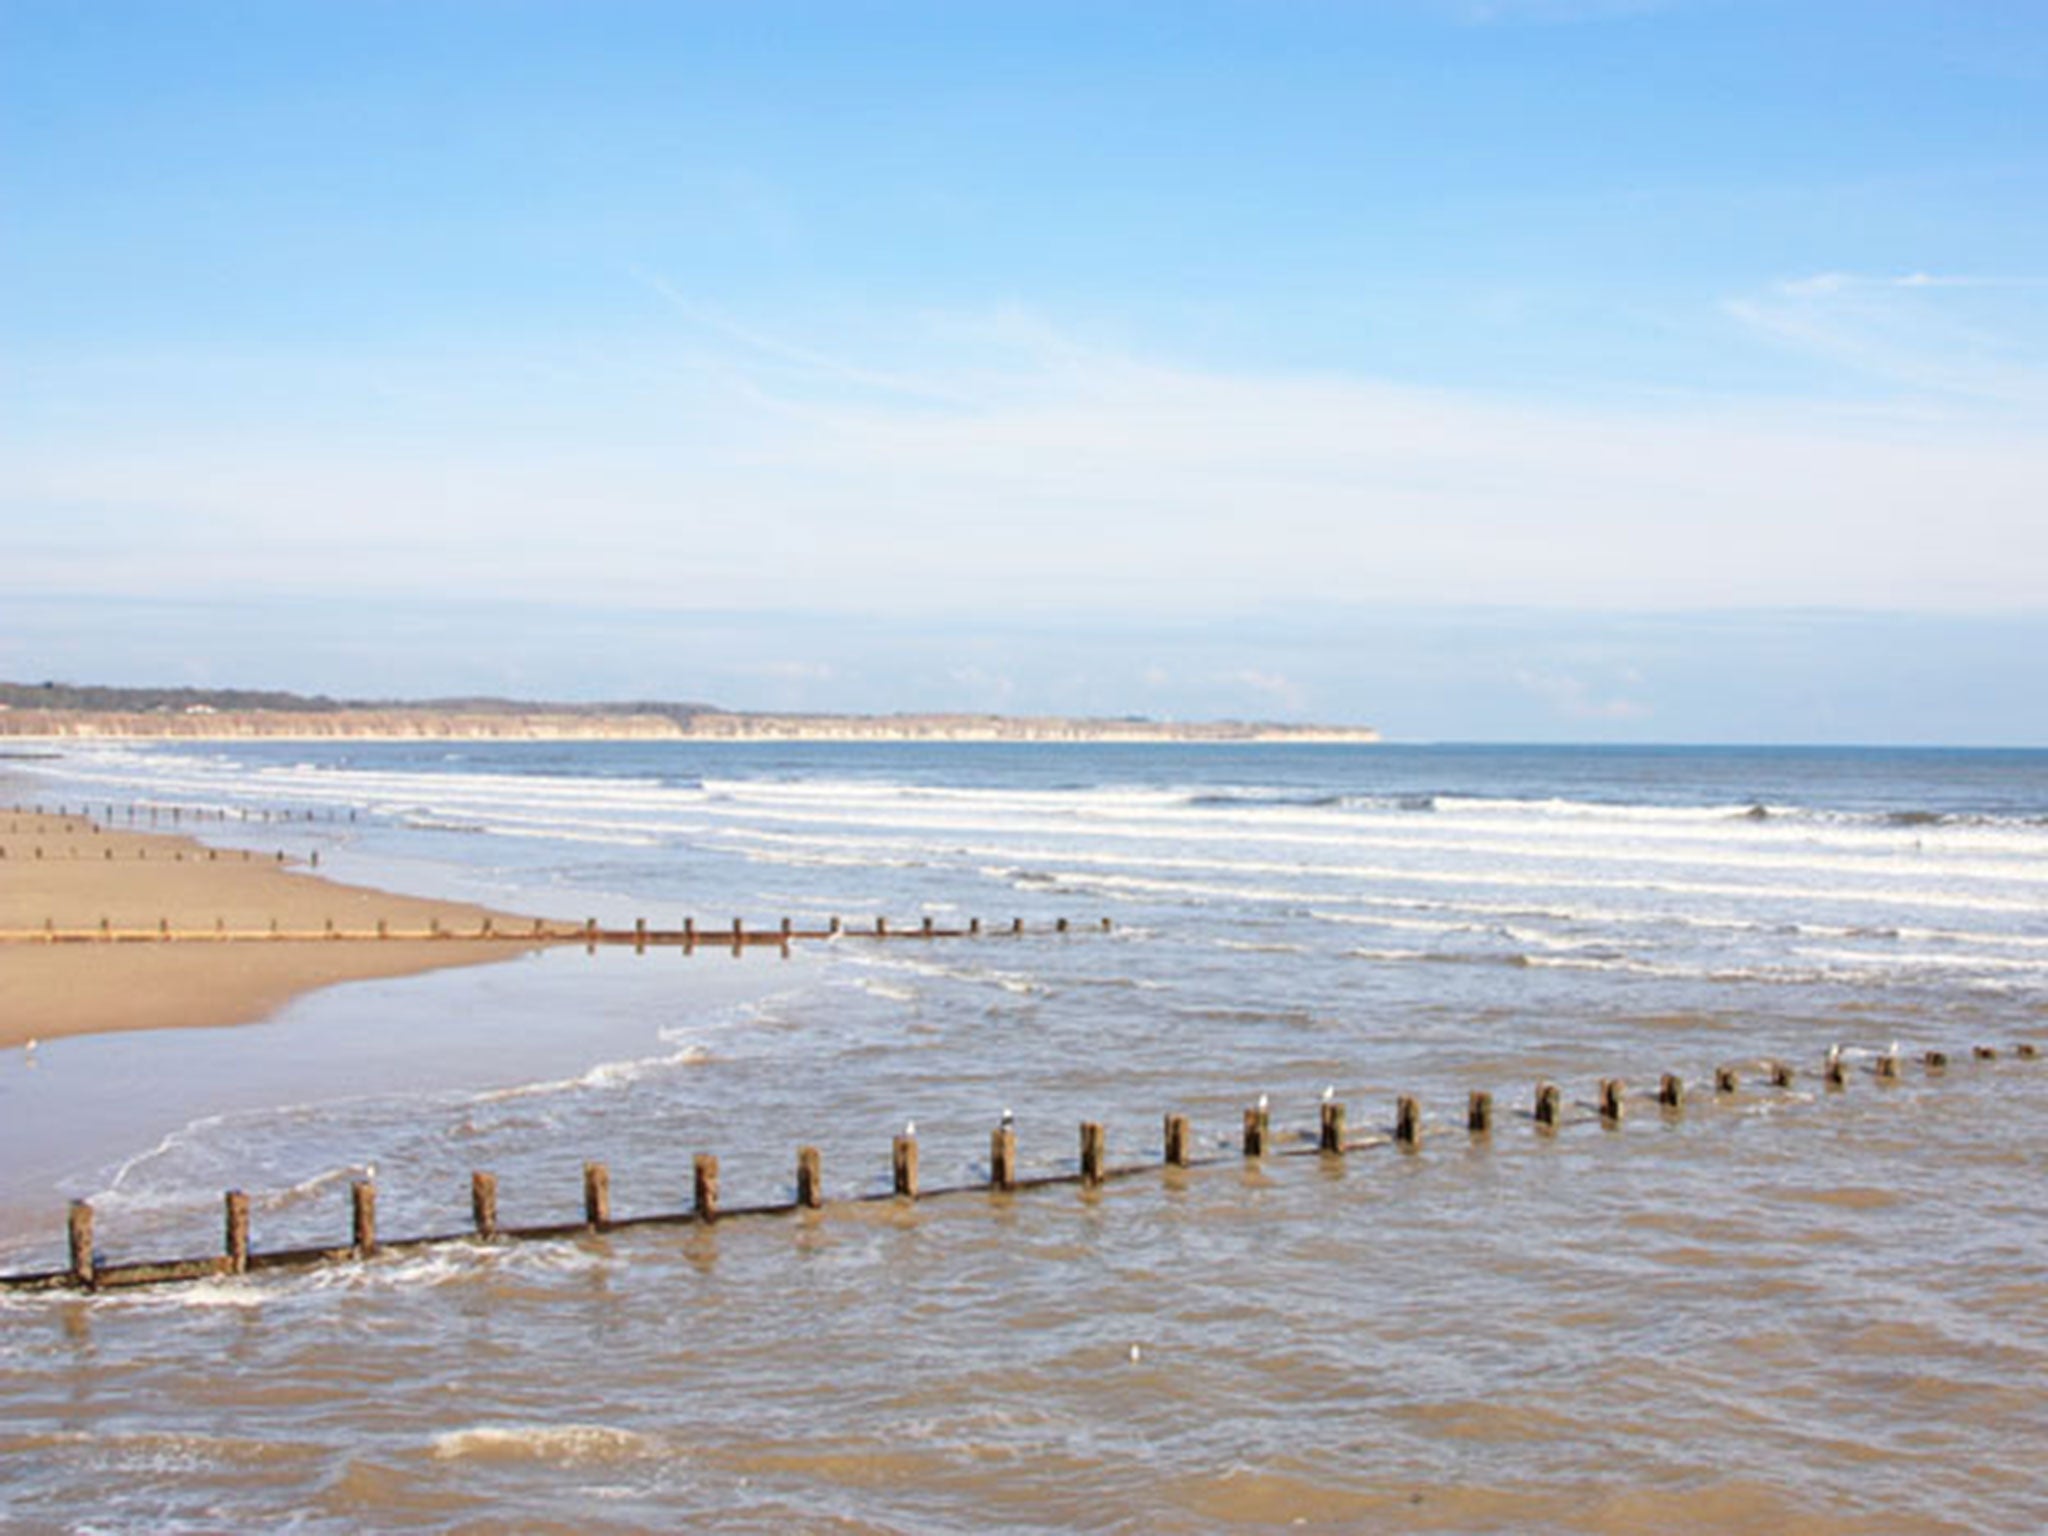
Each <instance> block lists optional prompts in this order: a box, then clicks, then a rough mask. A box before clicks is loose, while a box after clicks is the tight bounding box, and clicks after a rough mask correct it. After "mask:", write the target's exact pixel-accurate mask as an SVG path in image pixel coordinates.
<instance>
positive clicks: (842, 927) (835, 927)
mask: <svg viewBox="0 0 2048 1536" xmlns="http://www.w3.org/2000/svg"><path fill="white" fill-rule="evenodd" d="M845 931H846V923H845V921H844V920H843V919H841V918H837V917H835V918H833V919H832V920H831V921H830V922H829V923H827V924H826V925H825V932H826V933H827V934H829V935H830V936H831V937H833V938H835V939H836V938H838V937H839V935H840V934H842V933H844V932H845Z"/></svg>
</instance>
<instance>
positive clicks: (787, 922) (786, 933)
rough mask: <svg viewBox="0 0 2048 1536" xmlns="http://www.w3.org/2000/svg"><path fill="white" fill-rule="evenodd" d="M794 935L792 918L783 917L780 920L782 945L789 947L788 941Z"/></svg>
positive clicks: (794, 928)
mask: <svg viewBox="0 0 2048 1536" xmlns="http://www.w3.org/2000/svg"><path fill="white" fill-rule="evenodd" d="M795 937H796V923H795V921H794V920H793V919H791V918H787V917H785V918H784V919H783V920H782V947H783V948H784V949H787V948H789V941H790V940H791V939H793V938H795Z"/></svg>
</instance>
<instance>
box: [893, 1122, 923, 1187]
mask: <svg viewBox="0 0 2048 1536" xmlns="http://www.w3.org/2000/svg"><path fill="white" fill-rule="evenodd" d="M889 1168H890V1173H891V1175H892V1177H893V1179H894V1182H895V1189H896V1193H897V1194H899V1195H901V1196H902V1197H903V1198H904V1199H906V1200H915V1199H916V1198H917V1138H916V1137H915V1136H913V1135H911V1134H910V1133H909V1132H905V1133H904V1134H903V1135H901V1136H898V1137H897V1138H896V1140H895V1141H894V1142H893V1143H891V1145H890V1149H889Z"/></svg>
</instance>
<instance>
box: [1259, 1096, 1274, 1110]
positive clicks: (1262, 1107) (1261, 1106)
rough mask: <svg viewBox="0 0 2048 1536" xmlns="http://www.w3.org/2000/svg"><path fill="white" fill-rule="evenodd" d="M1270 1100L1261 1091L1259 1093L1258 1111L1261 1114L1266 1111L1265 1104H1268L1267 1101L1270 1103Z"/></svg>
mask: <svg viewBox="0 0 2048 1536" xmlns="http://www.w3.org/2000/svg"><path fill="white" fill-rule="evenodd" d="M1271 1102H1272V1101H1271V1100H1269V1099H1268V1098H1267V1097H1266V1096H1265V1095H1264V1094H1263V1093H1262V1094H1260V1095H1259V1113H1260V1114H1262V1115H1263V1114H1264V1113H1265V1112H1266V1106H1267V1105H1268V1104H1269V1103H1271Z"/></svg>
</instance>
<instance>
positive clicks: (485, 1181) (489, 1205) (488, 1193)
mask: <svg viewBox="0 0 2048 1536" xmlns="http://www.w3.org/2000/svg"><path fill="white" fill-rule="evenodd" d="M469 1215H470V1219H471V1220H472V1221H474V1222H475V1223H476V1235H477V1236H478V1237H480V1238H483V1239H484V1240H485V1241H486V1242H488V1241H489V1240H490V1239H492V1238H494V1237H496V1236H497V1235H498V1176H497V1175H496V1174H495V1173H481V1172H479V1173H472V1174H471V1175H470V1176H469Z"/></svg>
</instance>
